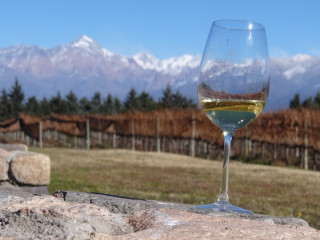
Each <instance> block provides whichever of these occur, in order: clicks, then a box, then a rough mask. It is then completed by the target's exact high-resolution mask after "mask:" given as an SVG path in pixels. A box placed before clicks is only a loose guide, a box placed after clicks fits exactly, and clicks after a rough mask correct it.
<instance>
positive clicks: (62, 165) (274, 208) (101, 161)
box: [31, 148, 320, 229]
mask: <svg viewBox="0 0 320 240" xmlns="http://www.w3.org/2000/svg"><path fill="white" fill-rule="evenodd" d="M31 150H32V151H37V152H42V153H44V154H46V155H49V156H50V158H51V183H50V185H49V192H50V193H53V192H55V191H56V190H72V191H82V192H101V193H107V194H112V195H120V196H126V197H132V198H143V199H155V200H163V201H171V202H177V203H189V204H207V203H211V202H214V201H215V200H216V197H217V194H218V192H219V188H220V179H221V168H222V163H221V162H220V161H209V160H204V159H200V158H192V157H188V156H183V155H177V154H168V153H155V152H139V151H129V150H112V149H110V150H73V149H61V148H59V149H58V148H46V149H31ZM229 172H230V179H229V195H230V202H231V203H232V204H234V205H237V206H240V207H242V208H245V209H249V210H251V211H253V212H255V213H261V214H268V215H275V216H286V217H301V218H302V219H304V220H306V221H307V222H309V224H310V226H312V227H314V228H317V229H320V172H313V171H305V170H300V169H292V168H283V167H282V168H281V167H274V166H263V165H255V164H244V163H240V162H235V161H232V162H231V163H230V170H229Z"/></svg>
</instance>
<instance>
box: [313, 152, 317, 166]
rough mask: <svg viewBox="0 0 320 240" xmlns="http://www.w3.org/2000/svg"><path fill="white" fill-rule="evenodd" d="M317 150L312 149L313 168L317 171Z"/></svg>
mask: <svg viewBox="0 0 320 240" xmlns="http://www.w3.org/2000/svg"><path fill="white" fill-rule="evenodd" d="M317 165H318V162H317V151H316V150H315V149H313V170H314V171H317Z"/></svg>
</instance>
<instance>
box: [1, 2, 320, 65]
mask: <svg viewBox="0 0 320 240" xmlns="http://www.w3.org/2000/svg"><path fill="white" fill-rule="evenodd" d="M222 18H232V19H246V20H252V21H256V22H260V23H262V24H264V25H265V27H266V30H267V37H268V42H269V52H270V56H271V57H288V56H293V55H296V54H298V53H303V54H310V55H319V54H320V1H317V0H303V1H300V0H297V1H295V0H291V1H289V0H270V1H267V0H264V1H259V0H254V1H253V0H238V1H237V0H220V1H216V0H193V1H191V0H149V1H147V0H131V1H130V0H104V1H102V0H76V1H75V0H62V1H60V0H52V1H43V0H42V1H40V0H37V1H36V0H29V1H22V0H21V1H18V0H2V1H0V48H4V47H9V46H13V45H18V44H29V45H38V46H42V47H48V48H50V47H55V46H58V45H61V44H68V43H70V42H72V41H73V40H74V39H75V38H77V37H79V36H81V35H83V34H86V35H88V36H89V37H91V38H93V39H94V40H95V41H96V42H98V43H100V44H101V45H102V46H104V47H105V48H107V49H108V50H110V51H113V52H116V53H119V54H122V55H126V56H130V55H133V54H135V53H138V52H140V51H148V52H150V53H151V54H153V55H154V56H156V57H158V58H160V59H165V58H169V57H173V56H180V55H182V54H186V53H188V54H193V55H194V54H197V53H200V54H201V53H202V51H203V48H204V44H205V41H206V37H207V35H208V32H209V29H210V26H211V23H212V21H213V20H216V19H222Z"/></svg>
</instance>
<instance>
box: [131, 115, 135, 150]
mask: <svg viewBox="0 0 320 240" xmlns="http://www.w3.org/2000/svg"><path fill="white" fill-rule="evenodd" d="M131 133H132V138H131V140H132V150H135V147H136V140H135V136H134V120H133V119H131Z"/></svg>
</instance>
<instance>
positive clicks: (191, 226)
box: [0, 190, 320, 240]
mask: <svg viewBox="0 0 320 240" xmlns="http://www.w3.org/2000/svg"><path fill="white" fill-rule="evenodd" d="M55 196H56V197H53V196H34V195H33V194H30V193H21V192H17V191H10V190H6V191H5V190H3V191H0V236H1V237H7V238H1V237H0V240H1V239H22V240H24V239H79V240H81V239H99V240H100V239H101V240H102V239H103V240H106V239H108V240H120V239H121V240H122V239H128V240H130V239H141V240H144V239H167V240H170V239H172V240H173V239H191V240H192V239H240V240H241V239H262V240H264V239H306V240H308V239H310V240H311V239H312V240H313V239H314V240H315V239H320V231H318V230H316V229H313V228H310V227H308V226H302V225H304V223H303V221H302V222H300V221H297V222H295V221H293V220H290V221H274V222H275V223H277V224H275V223H271V222H270V221H269V220H268V221H264V220H262V219H273V218H274V217H272V216H263V215H260V216H259V217H257V218H255V217H253V218H251V219H245V218H243V217H244V216H240V217H239V216H238V215H232V214H223V213H217V212H210V211H207V210H206V211H202V210H201V209H200V211H199V209H198V208H195V207H194V206H190V205H182V204H171V203H166V202H158V201H148V200H140V199H130V198H125V197H118V196H111V195H105V194H92V193H91V194H89V193H74V192H66V191H59V192H57V193H56V194H55ZM77 199H78V200H77ZM252 215H255V214H252ZM247 218H248V217H247ZM255 219H258V220H259V221H257V220H255Z"/></svg>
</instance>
